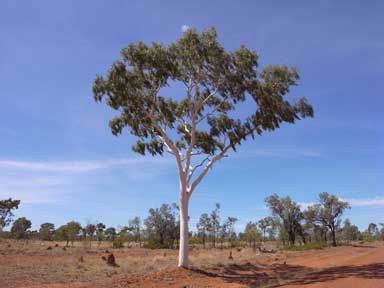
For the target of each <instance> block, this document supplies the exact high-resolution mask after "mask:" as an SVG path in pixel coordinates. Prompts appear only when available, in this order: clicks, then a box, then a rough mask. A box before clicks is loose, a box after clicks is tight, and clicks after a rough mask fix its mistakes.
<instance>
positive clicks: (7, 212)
mask: <svg viewBox="0 0 384 288" xmlns="http://www.w3.org/2000/svg"><path fill="white" fill-rule="evenodd" d="M19 204H20V200H12V198H9V199H6V200H0V231H1V230H2V229H3V228H4V227H5V226H7V225H9V223H11V221H12V216H13V214H12V210H14V209H17V208H19Z"/></svg>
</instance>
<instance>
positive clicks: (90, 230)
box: [85, 223, 96, 247]
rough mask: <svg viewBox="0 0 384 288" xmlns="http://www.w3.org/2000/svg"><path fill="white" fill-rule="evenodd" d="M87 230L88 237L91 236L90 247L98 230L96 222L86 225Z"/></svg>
mask: <svg viewBox="0 0 384 288" xmlns="http://www.w3.org/2000/svg"><path fill="white" fill-rule="evenodd" d="M85 231H86V233H87V235H88V238H89V247H91V246H92V238H93V235H95V232H96V226H95V225H94V224H91V223H88V224H87V226H85Z"/></svg>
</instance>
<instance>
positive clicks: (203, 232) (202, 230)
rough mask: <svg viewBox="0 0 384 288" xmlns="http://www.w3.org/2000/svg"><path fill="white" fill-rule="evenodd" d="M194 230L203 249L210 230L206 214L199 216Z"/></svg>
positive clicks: (209, 222)
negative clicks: (200, 239)
mask: <svg viewBox="0 0 384 288" xmlns="http://www.w3.org/2000/svg"><path fill="white" fill-rule="evenodd" d="M196 228H197V232H198V235H199V236H200V237H201V238H202V239H203V245H204V247H205V242H206V240H207V234H208V231H210V230H211V221H210V218H209V216H208V214H207V213H203V214H201V216H200V218H199V223H197V225H196Z"/></svg>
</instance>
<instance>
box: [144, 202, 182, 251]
mask: <svg viewBox="0 0 384 288" xmlns="http://www.w3.org/2000/svg"><path fill="white" fill-rule="evenodd" d="M177 219H178V217H177V216H176V208H175V207H172V206H170V205H168V204H163V205H161V207H160V208H156V209H153V208H151V209H149V216H148V217H147V218H146V219H145V221H144V224H145V226H146V228H147V231H146V232H147V234H148V238H149V239H150V240H151V241H152V242H158V243H160V246H161V247H163V246H164V245H168V247H169V248H172V247H173V243H174V241H175V240H176V239H177V238H178V237H179V222H178V220H177Z"/></svg>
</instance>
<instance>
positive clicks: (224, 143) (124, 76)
mask: <svg viewBox="0 0 384 288" xmlns="http://www.w3.org/2000/svg"><path fill="white" fill-rule="evenodd" d="M257 68H258V55H257V53H256V52H255V51H252V50H250V49H247V48H246V47H244V46H241V47H240V48H239V49H238V50H236V51H233V52H226V51H225V50H224V48H223V47H222V46H221V45H220V44H219V42H218V40H217V34H216V31H215V29H209V30H206V31H204V32H202V33H198V32H196V30H194V29H189V30H188V31H186V32H185V33H184V34H183V36H182V37H181V38H180V39H178V40H177V41H176V42H175V43H172V44H170V45H163V44H159V43H153V44H152V45H151V46H149V45H147V44H145V43H143V42H139V43H137V44H130V45H129V46H128V47H126V48H124V49H122V51H121V59H120V60H117V61H115V62H114V63H113V64H112V66H111V68H110V69H109V71H108V73H107V75H106V76H105V77H103V76H97V77H96V79H95V81H94V84H93V95H94V99H95V100H96V101H97V102H101V101H103V100H106V104H107V105H109V106H110V107H112V108H113V109H115V110H117V112H118V113H119V115H118V116H116V117H115V118H113V119H112V120H111V121H110V123H109V125H110V128H111V130H112V133H113V134H114V135H119V134H121V133H122V131H123V129H124V128H125V127H128V128H129V132H130V133H131V134H132V135H134V136H136V137H137V138H138V141H137V142H136V144H135V145H134V146H133V150H134V151H135V152H137V153H140V154H143V155H144V154H145V153H149V154H151V155H153V156H154V155H163V154H164V152H168V153H169V154H171V155H172V156H173V157H174V158H175V161H176V164H177V169H178V178H179V184H180V185H179V187H180V191H179V193H180V249H179V266H183V267H187V266H188V236H189V231H188V203H189V200H190V197H191V195H192V194H193V192H194V191H195V189H196V187H197V186H198V185H199V184H200V182H201V181H202V180H203V178H204V177H205V176H206V175H207V173H208V171H210V170H211V168H212V167H213V166H214V165H215V164H216V163H217V162H219V161H220V160H221V159H223V158H224V157H226V156H228V153H229V152H230V150H231V149H232V150H234V151H236V149H237V147H238V146H239V145H240V144H241V142H243V141H245V140H247V139H249V138H254V137H255V136H256V135H261V134H263V132H269V131H273V130H275V129H277V128H280V126H281V124H282V123H283V122H287V123H295V121H296V120H298V119H300V118H304V117H312V116H313V109H312V107H311V106H310V105H309V104H308V103H307V101H306V99H305V98H300V99H299V100H298V101H297V102H296V103H290V102H289V101H287V100H286V99H284V96H285V95H286V94H288V93H289V92H290V88H291V86H294V85H296V84H297V80H298V79H299V74H298V72H297V70H296V69H295V68H289V67H287V66H283V65H270V66H266V67H265V68H263V69H262V70H261V71H258V69H257ZM178 83H180V84H181V85H182V86H183V87H184V88H185V95H184V96H180V97H178V98H175V97H174V98H172V97H165V96H163V95H165V94H166V93H169V90H166V89H165V88H168V87H175V86H177V84H178ZM241 103H247V104H249V105H253V107H254V108H253V113H250V114H249V115H248V117H244V115H242V116H239V115H238V116H236V114H235V112H236V109H237V108H238V107H239V106H240V105H241Z"/></svg>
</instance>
